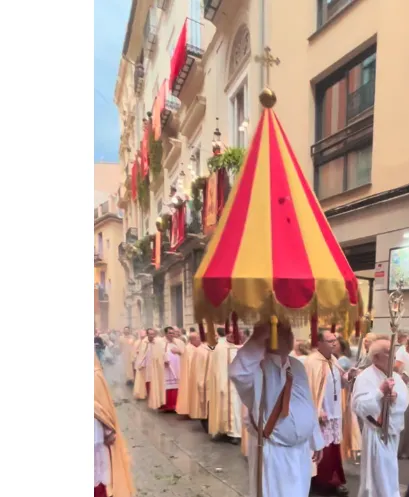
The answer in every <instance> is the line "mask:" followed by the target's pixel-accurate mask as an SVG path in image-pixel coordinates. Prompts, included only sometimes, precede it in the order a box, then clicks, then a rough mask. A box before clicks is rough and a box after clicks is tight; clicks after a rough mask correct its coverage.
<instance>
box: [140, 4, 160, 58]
mask: <svg viewBox="0 0 409 497" xmlns="http://www.w3.org/2000/svg"><path fill="white" fill-rule="evenodd" d="M157 26H158V21H157V18H156V7H154V8H151V9H150V10H149V12H148V15H147V17H146V21H145V25H144V27H143V39H144V52H145V53H146V54H147V55H148V54H149V52H152V51H153V49H154V47H155V44H156V34H157Z"/></svg>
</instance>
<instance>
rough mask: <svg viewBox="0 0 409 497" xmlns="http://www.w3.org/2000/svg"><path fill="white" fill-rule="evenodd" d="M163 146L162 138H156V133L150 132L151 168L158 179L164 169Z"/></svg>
mask: <svg viewBox="0 0 409 497" xmlns="http://www.w3.org/2000/svg"><path fill="white" fill-rule="evenodd" d="M162 156H163V147H162V141H161V140H155V136H154V133H153V132H152V131H151V132H150V133H149V169H150V170H151V172H152V176H153V179H156V178H157V177H158V176H159V175H160V173H161V171H162Z"/></svg>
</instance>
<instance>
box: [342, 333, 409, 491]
mask: <svg viewBox="0 0 409 497" xmlns="http://www.w3.org/2000/svg"><path fill="white" fill-rule="evenodd" d="M389 349H390V342H389V340H377V341H375V342H374V343H373V344H372V345H371V348H370V349H369V358H370V359H371V362H372V365H371V366H369V367H368V368H367V369H365V371H363V372H362V373H361V374H360V375H359V376H358V377H357V379H356V382H355V387H354V392H353V395H352V409H353V410H354V412H355V413H356V414H357V415H358V416H359V417H360V418H361V420H362V421H363V423H364V429H363V433H362V453H361V481H360V487H359V494H358V497H399V496H400V491H399V467H398V445H399V435H400V433H401V431H402V430H403V427H404V415H405V411H406V409H407V407H408V404H409V398H408V390H407V387H406V385H405V383H404V382H403V380H402V378H401V377H400V376H399V374H398V373H393V377H392V378H388V377H387V373H388V361H389ZM385 396H388V397H389V398H390V402H391V404H390V411H389V437H388V443H387V445H385V443H384V442H383V441H382V440H381V423H382V420H381V413H382V402H383V399H384V397H385Z"/></svg>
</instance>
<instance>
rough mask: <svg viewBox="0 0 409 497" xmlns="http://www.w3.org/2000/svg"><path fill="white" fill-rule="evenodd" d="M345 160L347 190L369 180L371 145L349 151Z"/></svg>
mask: <svg viewBox="0 0 409 497" xmlns="http://www.w3.org/2000/svg"><path fill="white" fill-rule="evenodd" d="M347 161H348V162H347V189H348V190H351V189H352V188H358V187H360V186H363V185H367V184H368V183H370V182H371V170H372V146H370V147H367V148H364V149H362V150H357V151H354V152H350V153H349V154H348V159H347Z"/></svg>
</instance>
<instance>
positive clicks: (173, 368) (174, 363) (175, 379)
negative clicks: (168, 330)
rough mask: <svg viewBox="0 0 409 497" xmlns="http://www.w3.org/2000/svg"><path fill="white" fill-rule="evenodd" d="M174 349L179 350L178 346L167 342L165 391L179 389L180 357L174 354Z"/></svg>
mask: <svg viewBox="0 0 409 497" xmlns="http://www.w3.org/2000/svg"><path fill="white" fill-rule="evenodd" d="M172 349H175V350H177V349H178V347H177V345H176V344H174V343H170V342H168V341H166V345H165V361H166V362H167V363H168V365H166V366H165V390H173V389H175V388H179V378H180V355H178V354H174V353H173V352H172Z"/></svg>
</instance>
